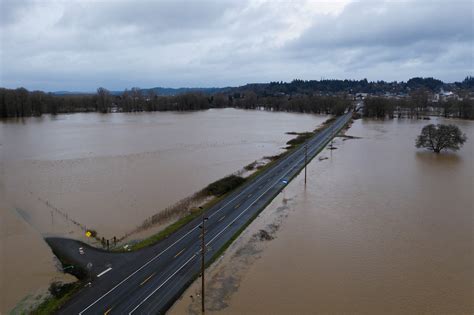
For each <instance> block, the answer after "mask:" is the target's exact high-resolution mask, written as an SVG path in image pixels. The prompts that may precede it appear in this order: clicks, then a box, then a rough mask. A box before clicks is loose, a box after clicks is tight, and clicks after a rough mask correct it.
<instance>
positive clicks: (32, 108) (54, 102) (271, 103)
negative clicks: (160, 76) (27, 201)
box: [0, 87, 351, 118]
mask: <svg viewBox="0 0 474 315" xmlns="http://www.w3.org/2000/svg"><path fill="white" fill-rule="evenodd" d="M350 105H351V101H350V100H348V99H345V98H342V97H336V96H326V97H322V96H311V95H300V96H293V97H289V96H287V95H279V96H258V95H257V94H256V93H255V92H253V91H248V92H242V93H233V94H224V93H221V94H214V95H206V94H203V93H200V92H188V93H184V94H180V95H174V96H159V95H156V94H155V93H154V91H153V90H147V91H146V92H145V93H144V92H143V90H141V89H140V88H132V89H130V90H125V91H124V92H123V93H121V94H119V95H117V94H113V93H111V92H110V91H108V90H107V89H105V88H102V87H100V88H98V89H97V92H96V93H95V94H78V95H55V94H52V93H45V92H42V91H31V92H30V91H28V90H26V89H25V88H18V89H5V88H1V89H0V118H8V117H28V116H41V115H42V114H53V115H55V114H60V113H75V112H100V113H109V112H151V111H190V110H203V109H209V108H224V107H235V108H243V109H257V108H258V109H264V110H273V111H288V112H302V113H321V114H335V115H339V114H342V113H344V111H345V110H346V109H347V108H348V107H349V106H350Z"/></svg>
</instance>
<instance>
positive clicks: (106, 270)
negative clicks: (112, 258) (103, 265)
mask: <svg viewBox="0 0 474 315" xmlns="http://www.w3.org/2000/svg"><path fill="white" fill-rule="evenodd" d="M110 270H112V267H109V268H107V269H105V270H104V271H102V272H101V273H99V274H98V275H97V278H100V277H102V276H103V275H105V274H106V273H107V272H109V271H110Z"/></svg>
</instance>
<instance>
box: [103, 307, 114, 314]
mask: <svg viewBox="0 0 474 315" xmlns="http://www.w3.org/2000/svg"><path fill="white" fill-rule="evenodd" d="M111 310H112V307H111V308H109V309H108V310H106V311H105V313H104V315H107V314H109V313H110V311H111Z"/></svg>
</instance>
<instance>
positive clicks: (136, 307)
mask: <svg viewBox="0 0 474 315" xmlns="http://www.w3.org/2000/svg"><path fill="white" fill-rule="evenodd" d="M326 145H327V144H326ZM303 160H304V157H302V158H301V159H300V160H299V161H298V162H296V163H295V165H297V164H299V163H300V162H301V161H303ZM293 168H294V167H292V168H290V169H289V170H288V171H287V172H285V174H284V175H283V176H281V177H280V178H278V180H277V181H275V183H274V184H273V185H271V186H270V187H268V189H267V190H265V191H264V192H263V193H262V194H261V195H260V196H258V198H256V199H255V200H254V201H253V202H252V203H251V204H250V205H249V206H248V207H247V208H245V209H244V210H243V211H242V212H241V213H240V214H239V215H238V216H237V217H236V218H235V219H234V220H232V221H231V222H230V223H229V224H227V225H226V226H225V227H224V228H223V229H222V230H221V231H220V232H219V233H217V234H216V235H215V236H214V237H213V238H212V239H211V240H210V241H209V242H207V243H206V246H208V245H209V244H211V243H212V242H213V241H214V240H215V239H216V238H217V237H219V235H221V234H222V233H223V232H224V231H225V230H227V228H229V226H231V225H232V224H233V223H234V222H235V221H237V220H238V219H239V218H240V217H241V216H242V215H243V214H244V213H245V212H247V210H248V209H250V207H252V206H253V205H254V204H255V203H256V202H257V201H258V200H259V199H260V198H261V197H262V196H263V195H265V194H266V193H267V192H268V191H269V190H270V189H271V188H274V187H275V185H276V184H278V183H279V182H280V180H281V179H282V178H283V177H285V176H286V175H287V174H288V173H289V172H291V171H292V170H293ZM194 257H196V254H194V255H193V256H192V257H191V258H190V259H189V260H187V261H186V262H185V263H184V264H183V265H182V266H181V267H179V269H178V270H177V271H175V272H174V273H173V274H172V275H171V276H169V277H168V278H167V279H166V280H165V281H164V282H163V283H161V284H160V285H159V286H158V287H157V288H156V289H155V290H153V291H152V292H151V293H150V294H149V295H148V296H147V297H146V298H145V299H143V300H142V301H141V302H140V303H139V304H138V305H137V306H135V308H134V309H132V310H131V311H130V312H129V313H128V314H129V315H131V314H132V313H133V312H134V311H136V310H137V309H138V308H139V307H140V306H141V305H142V304H143V303H145V302H146V300H148V299H149V298H150V297H151V296H152V295H153V294H155V292H156V291H158V290H159V289H160V288H161V287H163V286H164V285H165V284H166V283H167V282H168V281H169V280H170V279H171V278H172V277H173V276H174V275H175V274H177V273H178V272H179V271H180V270H181V269H183V268H184V266H185V265H187V264H188V263H189V262H190V261H191V260H192V259H193V258H194Z"/></svg>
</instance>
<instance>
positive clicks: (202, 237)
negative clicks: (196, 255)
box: [200, 213, 207, 314]
mask: <svg viewBox="0 0 474 315" xmlns="http://www.w3.org/2000/svg"><path fill="white" fill-rule="evenodd" d="M206 221H207V218H206V217H205V216H204V213H203V214H202V224H201V226H200V228H201V230H202V233H201V310H202V314H204V313H205V312H206V310H205V308H204V294H205V289H204V269H205V265H204V258H205V255H206V243H205V241H204V234H205V232H206V230H205V227H204V222H206Z"/></svg>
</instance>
